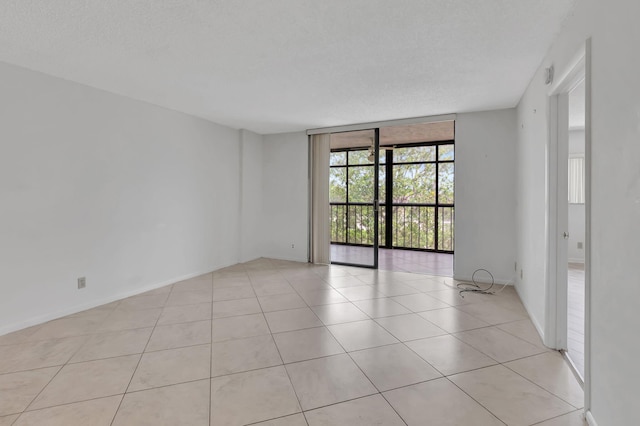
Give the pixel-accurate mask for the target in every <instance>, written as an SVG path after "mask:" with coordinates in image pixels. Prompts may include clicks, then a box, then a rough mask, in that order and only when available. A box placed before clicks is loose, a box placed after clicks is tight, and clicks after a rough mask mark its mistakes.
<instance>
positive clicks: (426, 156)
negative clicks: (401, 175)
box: [393, 146, 436, 163]
mask: <svg viewBox="0 0 640 426" xmlns="http://www.w3.org/2000/svg"><path fill="white" fill-rule="evenodd" d="M393 161H394V163H411V162H417V161H436V147H435V146H416V147H412V148H395V149H394V150H393Z"/></svg>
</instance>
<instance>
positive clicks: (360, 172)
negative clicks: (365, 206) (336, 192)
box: [349, 166, 373, 203]
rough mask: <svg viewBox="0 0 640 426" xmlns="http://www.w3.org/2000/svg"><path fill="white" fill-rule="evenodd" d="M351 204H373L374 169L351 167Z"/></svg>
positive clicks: (369, 167)
mask: <svg viewBox="0 0 640 426" xmlns="http://www.w3.org/2000/svg"><path fill="white" fill-rule="evenodd" d="M349 202H350V203H373V167H371V166H356V167H349Z"/></svg>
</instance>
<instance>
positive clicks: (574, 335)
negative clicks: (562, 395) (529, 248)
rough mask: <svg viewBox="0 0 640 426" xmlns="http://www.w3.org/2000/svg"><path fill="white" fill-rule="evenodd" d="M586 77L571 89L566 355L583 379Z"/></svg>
mask: <svg viewBox="0 0 640 426" xmlns="http://www.w3.org/2000/svg"><path fill="white" fill-rule="evenodd" d="M585 93H586V87H585V81H584V80H582V82H580V83H579V84H578V85H577V86H576V87H575V88H573V90H571V91H570V92H569V143H568V153H569V161H568V173H567V176H568V197H567V200H568V209H567V223H568V227H567V229H568V238H567V244H568V250H567V258H568V259H567V261H568V262H567V263H568V268H567V269H568V271H567V356H568V357H569V359H570V360H571V362H572V363H573V365H574V367H575V369H576V371H577V373H578V374H579V376H580V377H581V378H582V379H583V380H584V346H585V339H584V334H585V333H584V324H585V273H584V271H585V240H586V238H585V233H586V227H585V221H586V212H585V201H586V199H585V198H586V197H585V195H586V194H585Z"/></svg>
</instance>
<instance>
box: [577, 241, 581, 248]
mask: <svg viewBox="0 0 640 426" xmlns="http://www.w3.org/2000/svg"><path fill="white" fill-rule="evenodd" d="M578 248H579V249H581V248H582V241H580V242H578Z"/></svg>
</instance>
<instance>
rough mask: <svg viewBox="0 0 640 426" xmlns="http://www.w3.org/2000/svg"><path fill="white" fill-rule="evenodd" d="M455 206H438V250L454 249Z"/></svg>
mask: <svg viewBox="0 0 640 426" xmlns="http://www.w3.org/2000/svg"><path fill="white" fill-rule="evenodd" d="M453 230H454V223H453V207H439V208H438V250H446V251H453Z"/></svg>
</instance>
